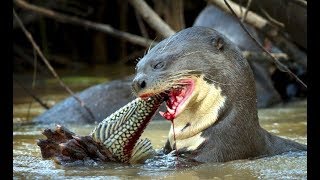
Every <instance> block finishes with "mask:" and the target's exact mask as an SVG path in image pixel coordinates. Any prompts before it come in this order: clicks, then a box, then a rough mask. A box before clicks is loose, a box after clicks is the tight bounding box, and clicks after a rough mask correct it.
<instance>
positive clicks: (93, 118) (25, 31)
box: [13, 9, 95, 121]
mask: <svg viewBox="0 0 320 180" xmlns="http://www.w3.org/2000/svg"><path fill="white" fill-rule="evenodd" d="M13 15H14V17H15V18H16V20H17V22H18V24H19V26H20V27H21V29H22V31H23V33H24V34H25V35H26V37H27V39H28V40H29V41H30V43H31V44H32V46H33V48H34V49H35V51H36V52H37V53H38V55H39V57H40V58H41V60H42V61H43V62H44V63H45V64H46V66H47V67H48V69H49V70H50V71H51V73H52V75H53V76H54V77H55V78H56V79H57V80H58V81H59V83H60V85H61V86H62V87H63V88H64V89H65V90H66V91H67V92H68V93H69V94H70V95H71V96H72V97H73V98H74V99H75V100H76V101H78V102H79V103H80V105H81V107H83V108H84V109H85V110H86V111H87V112H88V113H89V115H90V117H91V118H92V120H93V121H95V117H94V115H93V113H92V112H91V110H90V109H89V108H88V107H87V106H86V105H85V103H84V102H83V101H82V100H81V99H79V97H77V96H76V95H75V94H74V92H73V91H72V90H71V89H70V88H69V87H68V86H67V85H66V84H65V83H64V82H63V81H62V80H61V78H60V76H59V75H58V74H57V73H56V71H55V70H54V69H53V67H52V66H51V64H50V63H49V61H48V60H47V58H46V57H45V56H44V55H43V53H42V51H41V50H40V48H39V46H38V45H37V43H36V42H35V41H34V39H33V37H32V35H31V33H30V32H29V31H28V30H27V29H26V28H25V27H24V25H23V23H22V22H21V20H20V18H19V16H18V15H17V14H16V12H15V10H14V9H13Z"/></svg>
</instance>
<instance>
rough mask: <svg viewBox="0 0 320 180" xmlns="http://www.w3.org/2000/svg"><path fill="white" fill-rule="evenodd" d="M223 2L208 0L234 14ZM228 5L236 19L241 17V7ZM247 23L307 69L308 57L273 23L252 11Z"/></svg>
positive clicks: (249, 13)
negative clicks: (282, 34)
mask: <svg viewBox="0 0 320 180" xmlns="http://www.w3.org/2000/svg"><path fill="white" fill-rule="evenodd" d="M223 1H224V0H208V2H209V3H212V4H215V5H217V6H218V7H220V8H221V9H223V10H224V11H226V12H228V13H230V14H232V11H231V10H230V9H229V8H228V6H227V5H226V4H225V3H224V2H223ZM228 4H229V5H230V8H232V10H234V15H235V16H236V17H239V15H240V5H238V4H236V3H234V2H231V1H229V2H228ZM243 9H244V10H245V11H247V9H246V8H244V7H243ZM245 22H246V23H248V24H250V25H252V26H253V27H255V28H257V29H259V30H260V31H261V32H262V33H263V34H265V35H266V36H267V37H268V38H270V40H271V41H272V42H273V43H274V44H275V45H276V46H278V47H279V48H280V49H281V50H283V51H284V52H285V53H286V54H288V56H290V57H291V58H292V59H293V60H294V61H295V62H297V63H299V64H300V65H302V66H303V67H304V68H307V59H308V58H307V55H306V54H305V53H304V52H302V51H301V50H300V49H299V48H298V47H297V46H296V45H295V44H293V43H292V42H290V41H288V40H287V39H285V38H284V37H282V36H281V35H280V34H279V33H278V29H277V28H276V27H275V26H273V25H272V24H271V23H269V22H268V21H267V20H266V19H264V18H263V17H261V16H259V15H258V14H256V13H254V12H252V11H248V16H247V17H246V19H245Z"/></svg>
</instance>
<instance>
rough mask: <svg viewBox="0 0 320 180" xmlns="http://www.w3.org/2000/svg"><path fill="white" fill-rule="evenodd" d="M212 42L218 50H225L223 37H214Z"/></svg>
mask: <svg viewBox="0 0 320 180" xmlns="http://www.w3.org/2000/svg"><path fill="white" fill-rule="evenodd" d="M212 43H213V45H214V47H216V48H217V49H218V50H223V46H224V41H223V39H222V38H221V37H219V36H218V37H216V38H213V39H212Z"/></svg>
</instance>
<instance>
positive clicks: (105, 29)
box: [14, 0, 152, 47]
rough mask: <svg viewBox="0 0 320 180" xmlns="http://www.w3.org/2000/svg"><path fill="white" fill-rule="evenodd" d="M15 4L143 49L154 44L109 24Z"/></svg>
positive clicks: (25, 4)
mask: <svg viewBox="0 0 320 180" xmlns="http://www.w3.org/2000/svg"><path fill="white" fill-rule="evenodd" d="M14 3H15V4H16V5H17V6H19V7H21V8H23V9H26V10H30V11H33V12H36V13H38V14H41V15H43V16H46V17H49V18H52V19H55V20H57V21H59V22H61V23H70V24H74V25H80V26H84V27H87V28H90V29H94V30H97V31H101V32H104V33H107V34H110V35H112V36H114V37H118V38H121V39H125V40H127V41H129V42H131V43H133V44H137V45H140V46H143V47H149V46H150V44H152V40H150V39H146V38H143V37H141V36H137V35H134V34H130V33H127V32H123V31H119V30H117V29H115V28H113V27H112V26H110V25H108V24H102V23H96V22H92V21H88V20H84V19H81V18H78V17H75V16H69V15H65V14H62V13H59V12H55V11H53V10H50V9H46V8H43V7H38V6H35V5H32V4H29V3H28V2H26V1H24V0H14Z"/></svg>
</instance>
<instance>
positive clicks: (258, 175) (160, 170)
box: [13, 76, 307, 179]
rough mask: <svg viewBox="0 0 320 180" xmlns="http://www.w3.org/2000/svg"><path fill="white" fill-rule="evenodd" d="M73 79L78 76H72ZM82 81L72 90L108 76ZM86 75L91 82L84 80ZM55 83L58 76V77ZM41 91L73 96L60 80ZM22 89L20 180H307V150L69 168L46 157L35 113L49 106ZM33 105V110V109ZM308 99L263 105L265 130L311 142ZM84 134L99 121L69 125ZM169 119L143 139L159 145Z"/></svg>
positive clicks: (16, 123)
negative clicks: (184, 163)
mask: <svg viewBox="0 0 320 180" xmlns="http://www.w3.org/2000/svg"><path fill="white" fill-rule="evenodd" d="M69 78H71V80H72V82H74V81H75V79H76V80H77V78H78V77H77V78H75V77H73V76H70V77H69ZM78 79H79V78H78ZM80 79H81V83H80V84H82V85H79V84H76V85H73V86H72V88H73V89H75V90H76V91H79V90H81V89H83V88H85V87H88V86H89V85H92V84H95V83H99V82H104V81H106V80H108V79H105V78H92V77H90V78H84V77H82V78H80ZM83 79H85V80H86V81H85V82H83ZM52 81H54V80H52ZM35 92H38V95H39V96H40V97H41V98H43V99H45V100H46V102H47V103H48V104H49V105H53V104H55V103H56V102H58V101H60V100H62V99H63V98H65V97H66V96H67V94H66V93H65V92H64V91H63V90H62V89H61V88H59V87H58V86H57V85H56V84H55V83H51V85H50V82H49V83H48V81H47V83H46V84H45V85H41V83H40V88H38V90H35ZM29 102H30V98H28V97H27V96H26V95H25V94H24V93H23V92H21V90H20V89H19V88H18V87H16V86H14V99H13V110H14V111H13V177H14V179H82V178H85V179H306V178H307V152H299V153H286V154H282V155H277V156H273V157H266V158H261V159H256V160H236V161H231V162H226V163H207V164H201V165H198V166H190V167H179V166H172V164H174V163H175V161H177V159H176V158H173V157H171V156H164V157H161V158H160V159H158V160H157V161H155V160H153V161H152V160H149V161H148V162H147V163H146V164H142V165H125V164H118V163H109V164H104V165H102V164H97V163H95V162H88V163H87V165H86V166H74V167H63V166H61V165H57V164H55V163H54V162H53V161H52V160H43V159H42V158H41V154H40V149H39V147H38V146H37V145H36V140H37V139H39V138H44V136H43V135H42V134H41V131H42V130H43V129H44V128H48V127H49V128H54V124H51V125H38V124H34V123H32V121H31V120H30V119H32V117H34V116H36V115H38V114H40V113H42V112H43V111H44V110H43V109H42V108H41V107H40V106H39V105H37V104H36V103H32V105H31V106H30V103H29ZM29 107H30V108H29ZM306 112H307V101H306V100H299V101H295V102H292V103H289V104H285V105H278V106H276V107H273V108H267V109H260V110H259V119H260V123H261V125H262V127H263V128H265V129H267V130H268V131H270V132H272V133H274V134H277V135H279V136H281V137H284V138H288V139H292V140H294V141H297V142H300V143H303V144H307V113H306ZM65 126H66V127H67V128H69V129H70V130H71V131H73V132H75V133H76V134H79V135H87V134H89V133H90V132H91V131H92V129H93V128H94V125H75V124H70V125H65ZM169 126H170V124H169V122H168V121H165V120H159V121H152V122H151V123H150V125H149V126H148V127H147V129H146V130H145V132H144V133H143V135H142V137H148V138H149V139H150V140H151V142H152V145H153V147H154V148H155V149H160V148H161V147H162V146H163V145H164V143H165V140H166V137H167V133H168V130H169Z"/></svg>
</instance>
